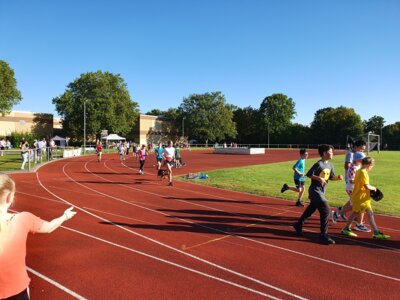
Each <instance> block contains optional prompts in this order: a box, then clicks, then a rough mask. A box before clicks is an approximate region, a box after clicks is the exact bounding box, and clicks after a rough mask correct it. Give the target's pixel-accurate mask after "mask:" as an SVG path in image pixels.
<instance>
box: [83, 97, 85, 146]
mask: <svg viewBox="0 0 400 300" xmlns="http://www.w3.org/2000/svg"><path fill="white" fill-rule="evenodd" d="M85 153H86V100H83V154H85Z"/></svg>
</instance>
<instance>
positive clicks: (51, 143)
mask: <svg viewBox="0 0 400 300" xmlns="http://www.w3.org/2000/svg"><path fill="white" fill-rule="evenodd" d="M55 148H56V142H55V141H54V140H53V139H50V142H49V158H50V159H53V158H54V156H53V154H54V153H53V152H54V149H55Z"/></svg>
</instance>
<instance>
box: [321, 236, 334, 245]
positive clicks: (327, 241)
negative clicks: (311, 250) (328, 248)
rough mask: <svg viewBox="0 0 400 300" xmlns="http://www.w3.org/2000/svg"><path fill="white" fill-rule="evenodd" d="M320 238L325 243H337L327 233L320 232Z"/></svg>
mask: <svg viewBox="0 0 400 300" xmlns="http://www.w3.org/2000/svg"><path fill="white" fill-rule="evenodd" d="M319 239H320V240H321V242H323V243H325V244H335V241H334V240H333V239H332V238H331V237H330V236H329V235H327V234H320V236H319Z"/></svg>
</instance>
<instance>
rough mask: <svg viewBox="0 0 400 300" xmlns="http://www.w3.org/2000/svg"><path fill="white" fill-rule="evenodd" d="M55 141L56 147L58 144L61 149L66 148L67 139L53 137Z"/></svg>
mask: <svg viewBox="0 0 400 300" xmlns="http://www.w3.org/2000/svg"><path fill="white" fill-rule="evenodd" d="M53 141H54V142H55V143H56V145H57V144H58V145H59V146H60V147H65V146H66V144H67V139H65V138H63V137H61V136H58V135H56V136H54V137H53Z"/></svg>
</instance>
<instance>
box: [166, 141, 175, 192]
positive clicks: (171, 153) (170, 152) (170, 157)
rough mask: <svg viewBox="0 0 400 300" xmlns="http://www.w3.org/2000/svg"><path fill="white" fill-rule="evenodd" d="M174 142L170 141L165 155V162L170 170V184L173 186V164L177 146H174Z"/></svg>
mask: <svg viewBox="0 0 400 300" xmlns="http://www.w3.org/2000/svg"><path fill="white" fill-rule="evenodd" d="M173 144H174V143H173V142H172V141H169V142H168V146H167V147H166V148H165V149H164V152H163V155H164V157H165V163H166V164H167V168H168V171H169V174H168V185H170V186H172V164H173V163H174V160H175V148H174V147H173Z"/></svg>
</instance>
